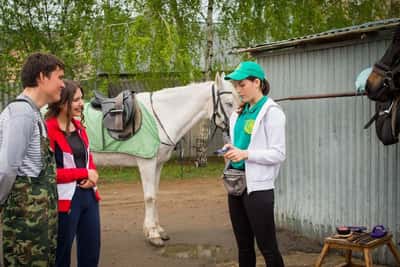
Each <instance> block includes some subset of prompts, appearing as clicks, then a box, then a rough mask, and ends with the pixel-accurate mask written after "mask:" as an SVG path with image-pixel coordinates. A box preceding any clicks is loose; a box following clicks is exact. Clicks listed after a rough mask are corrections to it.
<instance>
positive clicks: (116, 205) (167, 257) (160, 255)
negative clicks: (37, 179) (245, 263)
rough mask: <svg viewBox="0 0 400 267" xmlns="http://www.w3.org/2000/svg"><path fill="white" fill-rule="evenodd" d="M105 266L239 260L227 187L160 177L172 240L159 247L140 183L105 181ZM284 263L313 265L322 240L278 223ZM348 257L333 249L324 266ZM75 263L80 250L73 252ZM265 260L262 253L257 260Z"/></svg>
mask: <svg viewBox="0 0 400 267" xmlns="http://www.w3.org/2000/svg"><path fill="white" fill-rule="evenodd" d="M99 188H100V193H101V195H102V202H101V225H102V247H101V263H100V266H102V267H111V266H117V267H141V266H146V267H183V266H203V267H208V266H218V267H228V266H229V267H231V266H237V263H236V258H237V254H236V245H235V241H234V237H233V233H232V230H231V225H230V221H229V217H228V212H227V203H226V193H225V191H224V188H223V186H222V184H221V182H220V181H219V180H218V179H216V178H207V179H191V180H178V181H161V185H160V192H159V195H158V204H159V213H160V222H161V224H162V226H163V227H164V228H165V229H166V230H167V232H168V233H169V235H170V237H171V240H169V241H168V242H167V245H166V246H165V247H164V248H154V247H152V246H150V245H149V244H148V243H147V242H146V241H145V239H144V235H143V232H142V224H143V213H144V207H143V194H142V188H141V184H140V183H138V182H135V183H133V182H132V183H106V184H100V186H99ZM278 242H279V246H280V249H281V251H282V253H283V255H284V261H285V265H286V266H287V267H294V266H314V264H315V261H316V259H317V257H318V254H319V252H320V250H321V246H320V244H319V243H318V242H315V241H312V240H308V239H306V238H304V237H301V236H299V235H296V234H294V233H291V232H289V231H287V230H284V229H278ZM341 262H343V258H342V257H341V256H338V255H335V253H330V255H329V257H328V258H327V259H326V261H325V263H326V264H324V266H334V265H335V264H338V263H341ZM73 266H76V264H75V254H73ZM257 266H264V264H263V261H262V259H261V257H260V256H259V257H258V265H257Z"/></svg>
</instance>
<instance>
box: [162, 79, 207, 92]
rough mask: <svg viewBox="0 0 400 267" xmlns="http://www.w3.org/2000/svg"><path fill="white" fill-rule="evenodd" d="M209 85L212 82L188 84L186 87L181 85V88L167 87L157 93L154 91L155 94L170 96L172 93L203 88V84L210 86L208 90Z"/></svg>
mask: <svg viewBox="0 0 400 267" xmlns="http://www.w3.org/2000/svg"><path fill="white" fill-rule="evenodd" d="M211 83H212V82H210V81H209V82H192V83H189V84H187V85H182V86H176V87H168V88H163V89H161V90H159V91H156V92H155V93H157V94H170V93H174V92H179V91H181V90H185V89H186V90H187V89H188V88H193V87H194V88H200V87H203V86H204V84H210V88H211Z"/></svg>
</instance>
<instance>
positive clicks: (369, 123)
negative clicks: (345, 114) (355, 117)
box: [364, 111, 379, 129]
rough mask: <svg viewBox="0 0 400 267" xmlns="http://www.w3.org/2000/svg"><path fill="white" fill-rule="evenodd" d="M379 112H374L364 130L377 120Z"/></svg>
mask: <svg viewBox="0 0 400 267" xmlns="http://www.w3.org/2000/svg"><path fill="white" fill-rule="evenodd" d="M378 116H379V111H377V112H375V114H374V116H372V118H371V119H370V120H369V121H368V122H367V124H365V125H364V129H368V128H369V127H370V126H371V125H372V123H373V122H374V121H376V119H378Z"/></svg>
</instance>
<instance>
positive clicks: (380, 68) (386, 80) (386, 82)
mask: <svg viewBox="0 0 400 267" xmlns="http://www.w3.org/2000/svg"><path fill="white" fill-rule="evenodd" d="M372 71H373V72H375V73H376V74H377V75H378V76H380V77H381V78H382V80H383V83H382V86H383V87H386V88H388V89H390V90H396V89H397V90H400V88H397V87H396V84H395V80H394V78H395V76H396V75H398V72H400V62H398V64H397V66H395V67H394V68H391V67H389V66H388V65H386V64H384V63H381V62H377V63H375V64H374V67H373V69H372Z"/></svg>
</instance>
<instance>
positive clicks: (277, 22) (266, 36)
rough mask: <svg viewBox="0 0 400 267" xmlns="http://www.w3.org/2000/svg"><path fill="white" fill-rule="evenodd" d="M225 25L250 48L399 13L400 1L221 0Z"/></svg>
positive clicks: (242, 43) (222, 18) (243, 45)
mask: <svg viewBox="0 0 400 267" xmlns="http://www.w3.org/2000/svg"><path fill="white" fill-rule="evenodd" d="M218 3H219V4H218V6H219V8H220V10H221V12H220V14H221V17H220V20H221V21H222V25H224V27H226V26H227V25H229V26H230V31H229V32H228V34H232V33H233V34H235V35H236V36H235V39H236V40H237V41H238V44H239V46H242V47H246V46H251V45H254V44H259V43H265V42H268V41H274V40H283V39H289V38H293V37H299V36H304V35H308V34H312V33H317V32H322V31H326V30H329V29H333V28H341V27H346V26H351V25H357V24H361V23H365V22H368V21H374V20H380V19H385V18H390V17H393V16H398V15H399V13H397V14H394V13H393V12H392V10H399V8H400V2H398V1H397V2H395V1H379V0H342V1H336V0H267V1H265V0H249V1H230V0H220V1H218Z"/></svg>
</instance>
